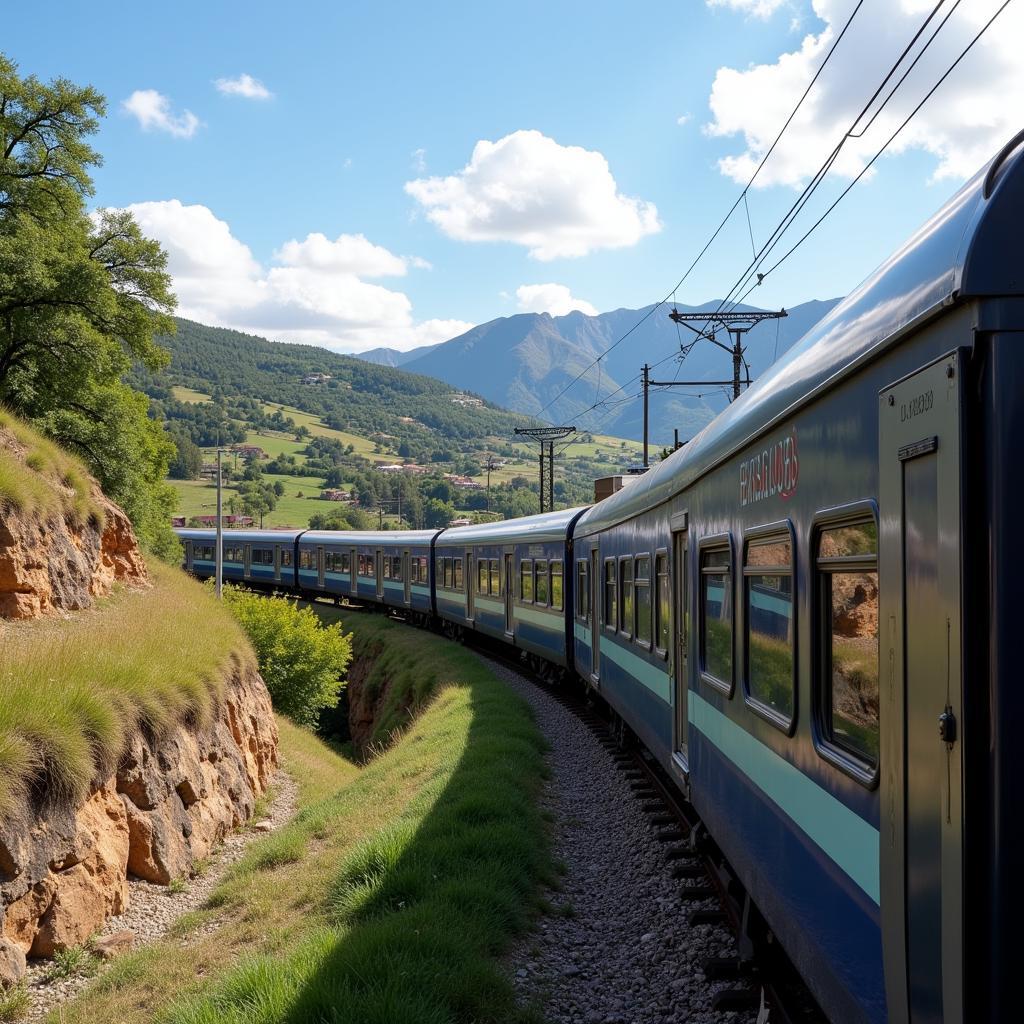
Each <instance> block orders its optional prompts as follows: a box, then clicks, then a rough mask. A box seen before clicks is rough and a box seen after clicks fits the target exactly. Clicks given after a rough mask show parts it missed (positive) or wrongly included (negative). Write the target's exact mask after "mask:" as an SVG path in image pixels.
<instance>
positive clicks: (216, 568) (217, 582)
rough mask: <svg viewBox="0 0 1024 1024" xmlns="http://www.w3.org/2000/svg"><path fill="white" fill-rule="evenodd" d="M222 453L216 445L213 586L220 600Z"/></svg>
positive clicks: (221, 582) (222, 558)
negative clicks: (215, 534)
mask: <svg viewBox="0 0 1024 1024" xmlns="http://www.w3.org/2000/svg"><path fill="white" fill-rule="evenodd" d="M222 454H223V452H222V449H221V448H220V447H219V446H218V448H217V547H216V551H215V554H214V559H215V561H214V571H213V578H214V588H215V590H216V592H217V599H218V600H220V596H221V593H222V592H223V589H224V527H223V524H222V519H223V516H222V515H221V513H222V512H223V511H224V504H223V488H224V476H223V474H222V473H221V462H220V458H221V455H222Z"/></svg>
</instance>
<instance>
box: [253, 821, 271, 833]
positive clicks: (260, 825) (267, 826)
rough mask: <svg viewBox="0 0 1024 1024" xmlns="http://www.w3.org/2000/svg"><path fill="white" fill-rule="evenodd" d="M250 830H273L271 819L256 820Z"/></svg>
mask: <svg viewBox="0 0 1024 1024" xmlns="http://www.w3.org/2000/svg"><path fill="white" fill-rule="evenodd" d="M252 830H253V832H273V831H274V823H273V822H272V821H257V822H256V824H255V825H253V827H252Z"/></svg>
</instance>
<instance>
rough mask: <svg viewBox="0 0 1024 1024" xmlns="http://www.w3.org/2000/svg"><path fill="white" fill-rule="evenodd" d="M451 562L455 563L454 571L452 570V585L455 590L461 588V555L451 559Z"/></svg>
mask: <svg viewBox="0 0 1024 1024" xmlns="http://www.w3.org/2000/svg"><path fill="white" fill-rule="evenodd" d="M453 562H454V565H455V572H454V575H453V576H452V586H453V587H454V588H455V589H456V590H461V589H462V555H459V557H458V558H455V559H453Z"/></svg>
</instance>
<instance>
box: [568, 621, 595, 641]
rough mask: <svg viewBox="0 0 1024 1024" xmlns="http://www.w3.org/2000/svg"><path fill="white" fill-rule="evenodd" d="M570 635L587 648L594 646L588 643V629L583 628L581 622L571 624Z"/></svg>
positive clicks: (587, 627) (586, 627)
mask: <svg viewBox="0 0 1024 1024" xmlns="http://www.w3.org/2000/svg"><path fill="white" fill-rule="evenodd" d="M572 635H573V636H574V637H576V639H577V640H579V641H580V643H584V644H586V645H587V646H588V647H593V646H594V645H593V644H592V643H591V642H590V627H589V626H584V625H583V623H582V622H574V623H573V624H572Z"/></svg>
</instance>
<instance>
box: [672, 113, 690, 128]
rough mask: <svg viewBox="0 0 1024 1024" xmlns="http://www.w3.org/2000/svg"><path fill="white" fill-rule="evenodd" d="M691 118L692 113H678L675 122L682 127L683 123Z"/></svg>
mask: <svg viewBox="0 0 1024 1024" xmlns="http://www.w3.org/2000/svg"><path fill="white" fill-rule="evenodd" d="M692 120H693V114H680V115H679V116H678V117H677V118H676V124H677V125H679V126H680V127H682V126H683V125H684V124H689V123H690V121H692Z"/></svg>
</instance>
